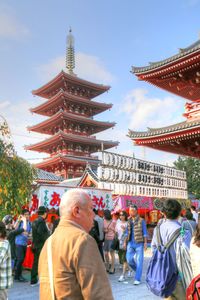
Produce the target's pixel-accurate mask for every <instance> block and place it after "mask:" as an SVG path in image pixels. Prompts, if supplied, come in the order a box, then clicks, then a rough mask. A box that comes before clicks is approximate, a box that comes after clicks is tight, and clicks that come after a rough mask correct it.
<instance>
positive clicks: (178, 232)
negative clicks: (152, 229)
mask: <svg viewBox="0 0 200 300" xmlns="http://www.w3.org/2000/svg"><path fill="white" fill-rule="evenodd" d="M160 225H161V224H160ZM160 225H158V226H157V227H156V235H157V243H158V246H157V248H158V249H159V251H161V246H163V247H164V248H165V249H168V248H169V247H170V246H171V245H172V244H173V243H174V242H175V240H176V239H177V238H178V236H179V235H180V233H181V227H180V228H178V229H176V230H175V231H174V233H173V234H172V237H171V238H170V240H169V241H168V242H167V243H166V244H165V245H163V244H162V241H161V235H160Z"/></svg>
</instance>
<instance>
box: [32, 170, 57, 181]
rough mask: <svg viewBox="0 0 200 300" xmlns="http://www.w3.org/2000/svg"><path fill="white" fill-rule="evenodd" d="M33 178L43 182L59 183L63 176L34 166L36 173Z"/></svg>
mask: <svg viewBox="0 0 200 300" xmlns="http://www.w3.org/2000/svg"><path fill="white" fill-rule="evenodd" d="M34 180H35V181H37V182H40V183H41V182H43V183H59V182H61V181H63V177H61V176H57V175H55V174H54V173H51V172H47V171H44V170H41V169H37V168H36V174H35V175H34Z"/></svg>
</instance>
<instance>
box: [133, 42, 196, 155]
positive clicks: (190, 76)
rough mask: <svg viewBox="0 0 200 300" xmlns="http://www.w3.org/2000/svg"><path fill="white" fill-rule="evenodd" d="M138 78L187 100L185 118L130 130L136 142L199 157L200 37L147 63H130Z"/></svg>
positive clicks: (136, 143)
mask: <svg viewBox="0 0 200 300" xmlns="http://www.w3.org/2000/svg"><path fill="white" fill-rule="evenodd" d="M132 73H133V74H135V75H136V76H137V77H138V79H139V80H144V81H147V82H149V83H151V84H153V85H155V86H156V87H159V88H161V89H164V90H166V91H168V92H171V93H173V94H176V95H178V96H181V97H183V98H185V99H187V100H189V101H188V102H187V103H186V104H185V113H184V114H183V116H184V117H185V118H186V120H185V121H184V122H181V123H178V124H174V125H171V126H167V127H163V128H148V131H145V132H137V131H132V130H129V134H128V135H129V137H130V138H131V139H132V140H133V141H134V143H135V145H141V146H147V147H150V148H153V149H157V150H161V151H167V152H171V153H176V154H179V155H186V156H192V157H196V158H200V40H198V41H197V42H196V43H194V44H192V45H191V46H189V47H187V48H184V49H180V50H179V53H178V54H176V55H174V56H172V57H170V58H167V59H165V60H163V61H159V62H155V63H150V65H149V66H146V67H133V68H132Z"/></svg>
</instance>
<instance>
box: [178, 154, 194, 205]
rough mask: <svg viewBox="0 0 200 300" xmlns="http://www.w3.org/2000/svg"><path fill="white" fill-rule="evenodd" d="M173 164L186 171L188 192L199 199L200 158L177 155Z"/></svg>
mask: <svg viewBox="0 0 200 300" xmlns="http://www.w3.org/2000/svg"><path fill="white" fill-rule="evenodd" d="M174 166H175V167H176V168H177V169H178V170H182V171H185V172H186V176H187V184H188V192H189V193H192V194H194V195H195V196H196V197H197V198H199V199H200V160H199V159H196V158H192V157H183V156H179V157H178V159H177V161H175V162H174Z"/></svg>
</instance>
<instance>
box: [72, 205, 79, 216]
mask: <svg viewBox="0 0 200 300" xmlns="http://www.w3.org/2000/svg"><path fill="white" fill-rule="evenodd" d="M72 214H73V216H74V217H76V218H80V208H79V207H78V206H74V207H73V208H72Z"/></svg>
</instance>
